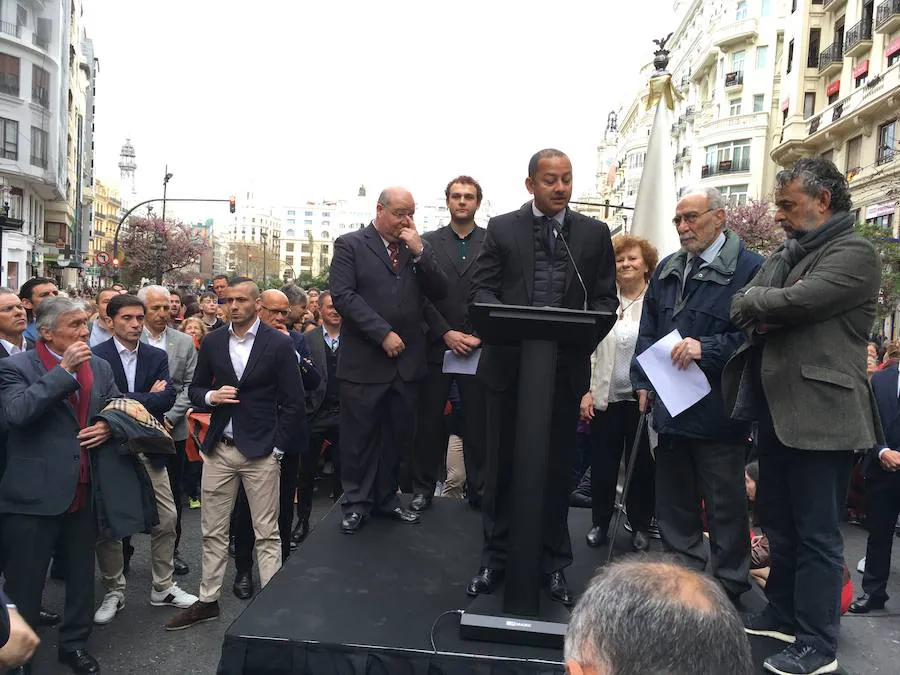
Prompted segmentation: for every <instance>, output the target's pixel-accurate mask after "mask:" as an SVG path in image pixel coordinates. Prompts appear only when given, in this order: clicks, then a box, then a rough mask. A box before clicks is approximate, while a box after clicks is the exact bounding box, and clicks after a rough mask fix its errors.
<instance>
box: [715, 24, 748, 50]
mask: <svg viewBox="0 0 900 675" xmlns="http://www.w3.org/2000/svg"><path fill="white" fill-rule="evenodd" d="M758 35H759V33H757V31H756V19H755V18H754V19H744V20H743V21H735V22H734V23H731V24H728V25H726V26H724V27H723V28H720V29H719V30H718V31H717V32H716V35H715V38H713V44H714V45H715V46H716V47H718V48H719V49H730V48H732V47H736V46H738V45H741V44H744V43H749V42H753V41H754V40H756V38H757V37H758Z"/></svg>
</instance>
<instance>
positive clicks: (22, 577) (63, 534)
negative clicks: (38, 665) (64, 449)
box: [0, 508, 97, 651]
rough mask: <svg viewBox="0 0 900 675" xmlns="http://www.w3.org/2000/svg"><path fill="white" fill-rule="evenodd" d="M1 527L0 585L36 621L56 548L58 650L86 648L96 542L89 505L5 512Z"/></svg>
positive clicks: (32, 622) (91, 621) (33, 623)
mask: <svg viewBox="0 0 900 675" xmlns="http://www.w3.org/2000/svg"><path fill="white" fill-rule="evenodd" d="M0 530H2V541H3V549H2V559H3V562H4V567H3V573H4V575H5V576H6V586H5V588H4V590H5V591H6V594H7V595H8V596H9V597H10V599H11V600H12V601H13V602H14V603H15V604H16V606H17V607H18V609H19V613H20V614H21V615H22V617H23V618H24V619H25V620H26V621H27V622H28V624H29V625H31V626H37V625H38V614H39V613H40V610H41V599H42V596H43V592H44V583H45V581H46V578H47V566H48V565H49V564H50V557H51V556H52V555H53V554H54V553H53V552H54V549H56V550H59V551H60V552H61V553H62V556H63V558H64V559H65V565H64V566H63V569H62V571H63V574H64V576H65V584H66V603H65V610H64V611H63V619H62V623H60V625H59V648H60V650H62V651H72V650H74V649H84V647H85V645H86V644H87V640H88V637H89V636H90V634H91V630H92V628H93V626H94V543H95V542H96V541H97V525H96V520H95V518H94V514H93V512H92V511H91V509H90V508H83V509H79V510H78V511H76V512H75V513H63V514H60V515H58V516H26V515H20V514H6V515H4V516H3V518H2V521H0Z"/></svg>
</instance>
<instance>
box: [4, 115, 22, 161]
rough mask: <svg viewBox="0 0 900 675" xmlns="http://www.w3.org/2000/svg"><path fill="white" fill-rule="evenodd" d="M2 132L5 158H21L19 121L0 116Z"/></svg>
mask: <svg viewBox="0 0 900 675" xmlns="http://www.w3.org/2000/svg"><path fill="white" fill-rule="evenodd" d="M0 134H2V136H3V138H2V139H0V145H2V157H3V159H19V123H18V122H16V121H15V120H7V119H4V118H2V117H0Z"/></svg>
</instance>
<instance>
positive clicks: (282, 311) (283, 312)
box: [260, 305, 291, 316]
mask: <svg viewBox="0 0 900 675" xmlns="http://www.w3.org/2000/svg"><path fill="white" fill-rule="evenodd" d="M260 307H262V308H263V309H264V310H266V311H268V312H272V313H273V314H280V315H281V316H287V315H288V314H290V313H291V310H289V309H272V308H271V307H266V306H265V305H260Z"/></svg>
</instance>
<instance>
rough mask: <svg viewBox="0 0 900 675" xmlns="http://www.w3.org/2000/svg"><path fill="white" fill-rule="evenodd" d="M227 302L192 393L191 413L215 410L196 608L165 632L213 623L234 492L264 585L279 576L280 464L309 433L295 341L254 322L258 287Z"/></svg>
mask: <svg viewBox="0 0 900 675" xmlns="http://www.w3.org/2000/svg"><path fill="white" fill-rule="evenodd" d="M226 297H227V300H228V305H227V307H228V311H229V315H230V318H231V322H230V323H229V324H228V325H227V326H226V327H224V328H222V329H221V330H217V331H213V332H212V333H210V334H209V335H207V336H206V338H205V339H204V340H203V343H202V344H201V345H200V353H199V354H198V357H197V369H196V370H195V371H194V380H193V382H191V386H190V388H189V389H188V392H189V394H190V397H191V402H192V403H193V404H194V405H195V406H198V407H200V406H203V407H212V415H211V417H210V422H209V430H208V431H207V433H206V438H205V439H204V441H203V450H202V452H203V454H204V458H205V461H204V462H203V478H202V481H201V498H202V506H201V512H200V519H201V530H202V532H203V579H202V581H201V583H200V599H199V601H198V602H196V603H194V605H192V606H191V607H189V608H188V609H186V610H184V611H183V612H180V613H178V614H176V615H175V617H173V618H172V620H171V621H169V623H168V624H166V629H167V630H181V629H183V628H187V627H189V626H193V625H195V624H197V623H201V622H203V621H212V620H214V619H218V618H219V602H218V600H219V595H220V593H221V591H222V580H223V577H224V576H225V567H226V564H227V561H228V529H229V520H230V516H231V510H232V508H233V506H234V500H235V496H236V494H237V490H238V486H239V485H243V487H244V491H245V492H246V493H247V501H248V502H249V504H250V514H251V517H252V519H253V530H254V533H255V535H256V556H257V564H258V566H259V576H260V582H261V584H262V585H263V586H265V585H266V584H267V583H268V582H269V580H270V579H271V578H272V577H273V576H274V575H275V572H277V571H278V570H279V568H280V567H281V538H280V537H279V533H278V499H279V483H280V474H281V467H280V458H281V457H282V456H283V455H284V453H285V449H286V448H290V447H291V445H292V444H293V443H294V442H295V439H296V438H297V437H299V436H301V435H305V434H306V420H305V417H304V401H303V384H302V382H301V380H300V376H299V372H298V367H297V352H295V351H294V345H293V343H292V342H291V339H290V338H289V337H288V336H287V335H283V334H281V333H280V332H279V331H277V330H275V329H274V328H271V327H269V326H267V325H266V324H264V323H262V322H261V321H260V319H259V317H258V316H257V303H256V300H257V298H259V287H258V286H257V285H256V284H255V283H254V282H253V280H252V279H247V278H237V279H233V280H232V281H231V282H230V283H229V286H228V290H227V291H226Z"/></svg>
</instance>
